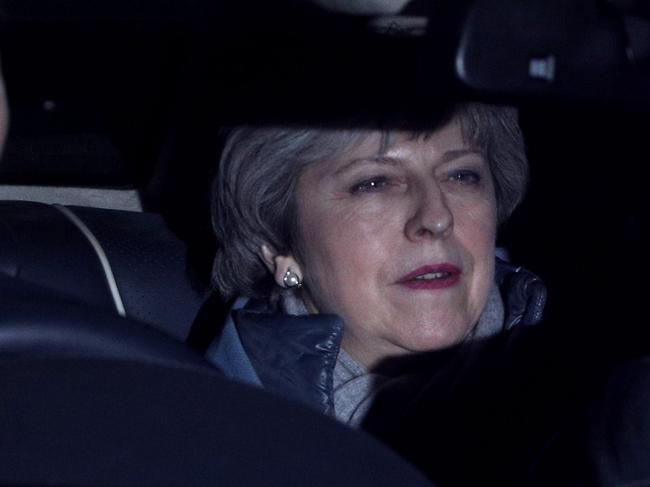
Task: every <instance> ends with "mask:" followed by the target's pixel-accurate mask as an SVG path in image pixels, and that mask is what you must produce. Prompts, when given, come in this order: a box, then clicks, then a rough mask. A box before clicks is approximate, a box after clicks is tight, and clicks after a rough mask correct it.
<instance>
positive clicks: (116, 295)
mask: <svg viewBox="0 0 650 487" xmlns="http://www.w3.org/2000/svg"><path fill="white" fill-rule="evenodd" d="M52 206H53V207H54V208H56V209H57V210H59V211H60V212H61V213H62V214H63V215H64V216H65V217H66V218H67V219H68V220H70V221H71V222H72V223H73V224H74V225H75V226H76V227H77V228H78V229H79V231H80V232H81V233H82V234H83V236H84V237H86V240H88V242H90V245H92V247H93V250H94V251H95V254H97V257H98V258H99V263H100V264H101V266H102V269H103V271H104V277H105V278H106V282H107V284H108V288H109V289H110V291H111V296H112V298H113V304H115V309H116V310H117V314H119V315H120V316H122V317H126V310H125V309H124V303H123V302H122V296H121V295H120V290H119V289H118V287H117V281H116V280H115V275H114V274H113V269H112V268H111V264H110V262H109V261H108V257H106V253H105V252H104V249H103V248H102V245H101V244H100V243H99V240H97V238H96V237H95V235H94V234H93V232H92V231H90V229H89V228H88V227H87V226H86V224H85V223H84V222H83V221H82V220H81V219H80V218H79V217H78V216H77V215H75V214H74V212H73V211H72V210H70V208H67V207H65V206H62V205H56V204H55V205H52Z"/></svg>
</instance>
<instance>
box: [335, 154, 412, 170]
mask: <svg viewBox="0 0 650 487" xmlns="http://www.w3.org/2000/svg"><path fill="white" fill-rule="evenodd" d="M399 162H400V161H399V159H397V158H395V157H388V156H385V155H376V156H369V157H358V158H356V159H352V160H351V161H348V162H346V163H345V164H343V165H342V166H341V167H339V168H338V169H336V171H334V174H335V175H336V174H341V173H343V172H345V171H347V170H348V169H351V168H353V167H355V166H357V165H359V164H389V165H391V166H395V165H397V164H399Z"/></svg>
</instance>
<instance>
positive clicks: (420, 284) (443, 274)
mask: <svg viewBox="0 0 650 487" xmlns="http://www.w3.org/2000/svg"><path fill="white" fill-rule="evenodd" d="M461 273H462V271H461V270H460V268H459V267H457V266H455V265H453V264H449V263H444V264H437V265H426V266H422V267H420V268H418V269H416V270H414V271H413V272H409V273H408V274H406V275H405V276H403V277H402V278H400V279H399V280H398V281H397V283H398V284H400V285H402V286H405V287H407V288H409V289H445V288H448V287H452V286H455V285H456V284H458V281H459V280H460V275H461Z"/></svg>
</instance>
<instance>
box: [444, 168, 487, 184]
mask: <svg viewBox="0 0 650 487" xmlns="http://www.w3.org/2000/svg"><path fill="white" fill-rule="evenodd" d="M449 180H450V181H454V182H458V183H461V184H469V185H474V186H476V185H478V184H479V183H480V182H481V175H480V174H479V173H478V172H477V171H472V170H469V169H463V170H460V171H454V172H453V173H451V174H450V175H449Z"/></svg>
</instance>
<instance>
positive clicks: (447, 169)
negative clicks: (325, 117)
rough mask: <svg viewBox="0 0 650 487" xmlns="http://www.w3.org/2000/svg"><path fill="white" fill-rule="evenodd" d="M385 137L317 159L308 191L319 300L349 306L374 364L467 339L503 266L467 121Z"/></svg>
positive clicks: (489, 189)
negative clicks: (467, 138) (497, 259)
mask: <svg viewBox="0 0 650 487" xmlns="http://www.w3.org/2000/svg"><path fill="white" fill-rule="evenodd" d="M380 141H381V135H380V133H379V132H377V133H375V134H373V135H372V136H370V137H368V138H367V139H366V140H365V141H364V142H363V143H362V144H361V145H360V146H358V147H357V148H355V149H354V150H352V151H351V152H348V153H347V154H346V155H344V156H342V157H339V158H337V159H333V160H328V161H324V162H321V163H317V164H313V165H311V166H309V167H308V168H307V169H306V170H305V171H304V172H303V174H302V175H301V177H300V179H299V182H298V193H297V198H298V199H297V201H298V224H299V234H300V240H301V250H302V252H301V261H300V266H301V270H302V274H303V276H304V277H303V278H304V282H305V285H306V286H305V300H306V302H307V306H308V307H310V308H311V310H312V311H317V312H321V313H334V314H337V315H339V316H341V317H342V318H343V320H344V321H345V324H346V332H345V335H344V338H343V347H344V348H345V349H346V351H347V352H348V353H350V354H351V355H352V356H353V357H355V358H356V359H357V360H359V361H360V362H362V363H364V364H365V365H367V366H372V365H373V364H375V363H376V362H377V361H379V360H380V359H382V358H385V357H389V356H393V355H400V354H405V353H409V352H416V351H425V350H434V349H439V348H442V347H446V346H449V345H453V344H455V343H458V342H460V341H462V340H463V339H464V338H465V337H466V336H467V335H468V333H470V331H471V330H472V328H473V326H474V325H475V324H476V322H477V320H478V318H479V316H480V314H481V312H482V310H483V308H484V306H485V304H486V301H487V296H488V294H489V291H490V287H491V285H492V281H493V275H494V245H495V237H496V200H495V195H494V186H493V182H492V177H491V173H490V169H489V167H488V164H487V162H486V161H485V160H484V158H483V157H482V156H481V155H480V154H479V153H477V152H475V151H474V150H472V149H471V148H470V147H469V146H468V145H467V144H466V143H465V142H464V141H463V138H462V136H461V130H460V125H459V123H458V121H457V120H454V121H452V122H451V123H449V124H448V125H446V126H445V127H443V128H442V129H440V130H438V131H436V132H435V133H433V134H432V135H430V136H429V137H426V138H422V137H419V138H413V137H412V136H410V134H406V133H397V134H396V138H395V140H394V142H393V143H392V144H391V145H390V147H389V148H388V149H387V150H386V151H385V152H384V153H383V154H381V155H380V156H378V154H379V148H380Z"/></svg>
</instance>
